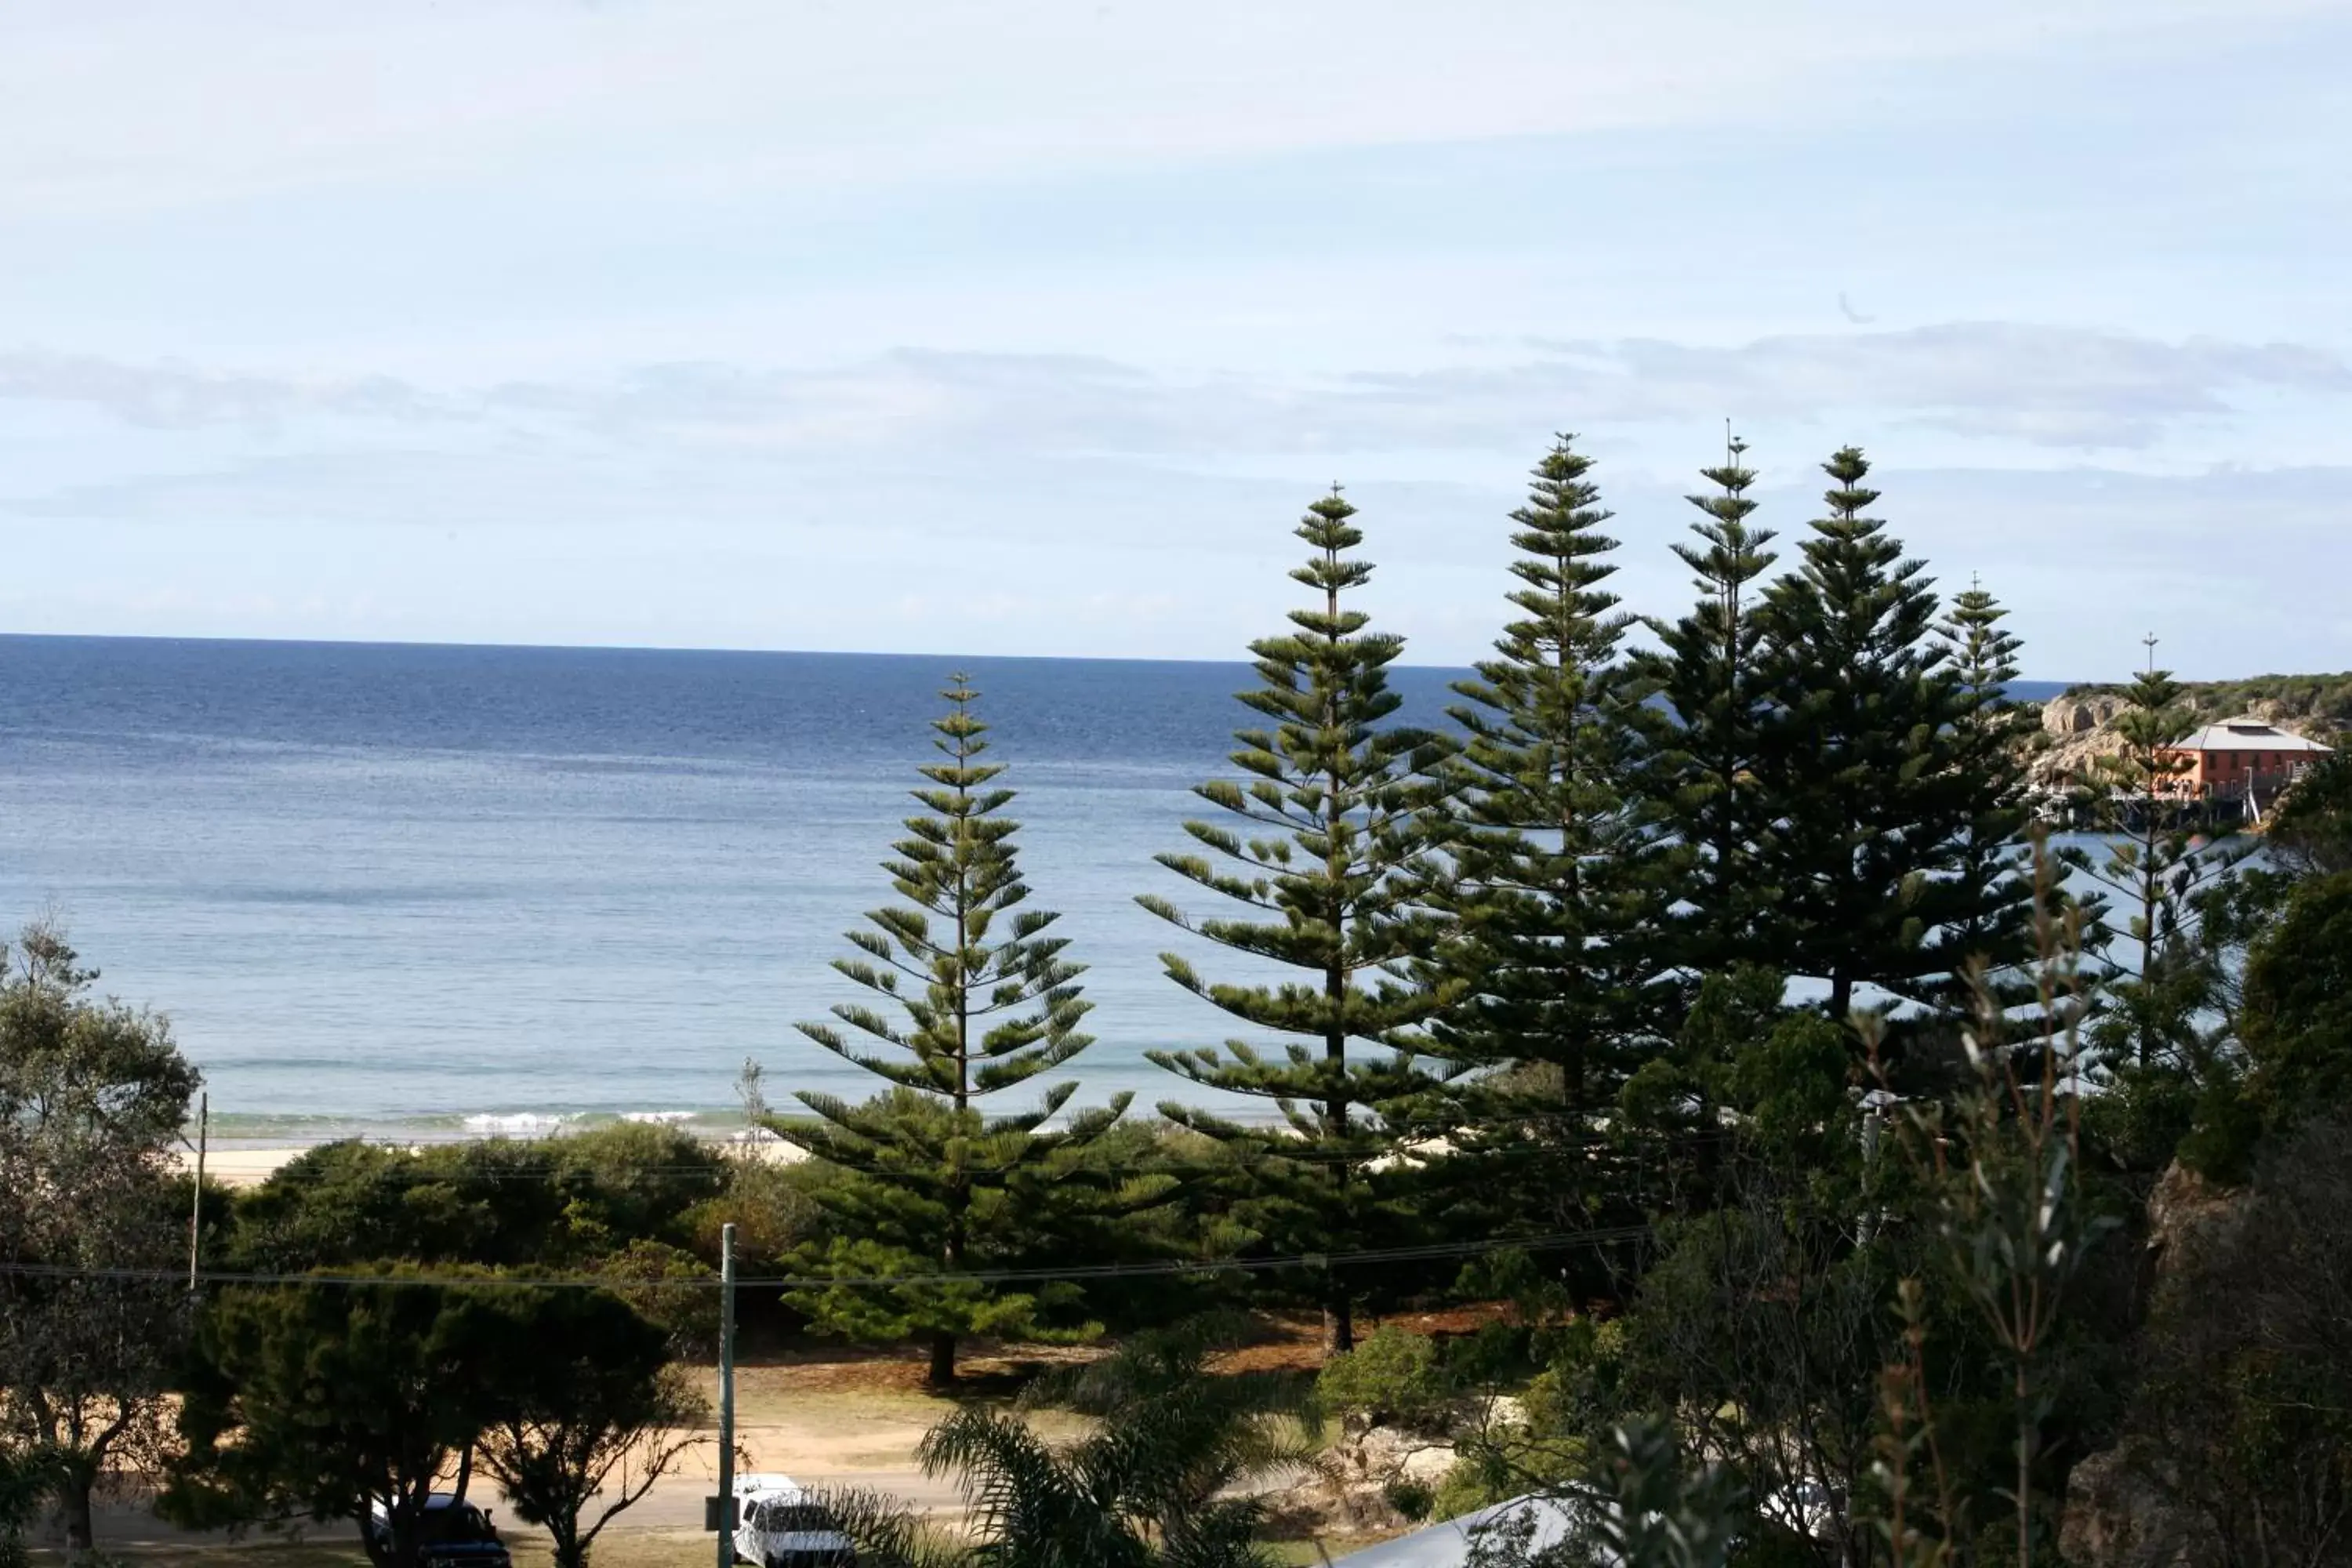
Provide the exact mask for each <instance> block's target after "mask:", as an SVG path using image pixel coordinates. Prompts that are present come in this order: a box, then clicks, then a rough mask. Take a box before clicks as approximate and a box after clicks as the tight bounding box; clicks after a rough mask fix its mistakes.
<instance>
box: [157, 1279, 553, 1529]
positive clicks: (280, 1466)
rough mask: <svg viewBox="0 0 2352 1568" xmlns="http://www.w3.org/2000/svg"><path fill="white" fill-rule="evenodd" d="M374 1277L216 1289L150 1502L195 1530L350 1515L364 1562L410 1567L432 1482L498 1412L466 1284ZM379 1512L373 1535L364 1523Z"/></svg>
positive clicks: (495, 1379)
mask: <svg viewBox="0 0 2352 1568" xmlns="http://www.w3.org/2000/svg"><path fill="white" fill-rule="evenodd" d="M407 1272H409V1270H407V1269H405V1268H390V1269H385V1270H383V1279H382V1282H380V1283H366V1284H341V1283H338V1284H317V1285H299V1286H289V1287H279V1288H272V1289H256V1288H249V1287H238V1288H232V1289H226V1290H225V1291H223V1292H222V1293H221V1294H220V1295H219V1296H218V1297H217V1298H215V1300H213V1301H212V1303H211V1304H210V1307H209V1308H208V1310H207V1311H206V1313H205V1321H204V1324H203V1327H202V1331H201V1332H200V1335H199V1344H198V1349H199V1359H198V1362H197V1366H196V1370H195V1372H194V1375H193V1376H192V1378H191V1379H190V1385H189V1387H188V1390H187V1393H186V1395H185V1398H184V1403H183V1404H182V1405H181V1410H180V1430H181V1433H182V1436H184V1438H185V1440H186V1444H187V1448H186V1452H185V1454H184V1456H182V1458H180V1460H179V1461H178V1463H177V1465H176V1466H175V1473H174V1475H173V1481H172V1484H171V1486H170V1487H169V1488H168V1489H166V1490H165V1492H164V1494H163V1510H164V1512H165V1513H166V1515H167V1516H168V1517H171V1518H173V1519H175V1520H178V1521H181V1522H184V1523H188V1524H192V1525H197V1526H220V1525H236V1524H264V1525H277V1524H283V1523H287V1522H290V1521H294V1520H296V1519H300V1518H308V1519H310V1520H312V1521H316V1522H319V1523H324V1522H326V1521H330V1520H336V1519H341V1520H349V1521H352V1522H353V1523H354V1524H355V1525H356V1526H357V1528H358V1530H359V1533H360V1539H361V1541H362V1544H363V1545H364V1547H365V1549H366V1552H367V1554H368V1561H369V1562H371V1563H374V1564H376V1568H418V1565H419V1564H420V1563H422V1562H423V1555H422V1552H421V1545H422V1542H421V1537H420V1533H419V1531H420V1527H421V1525H422V1522H423V1519H424V1513H425V1503H426V1501H427V1500H429V1499H430V1498H431V1496H432V1494H433V1485H434V1482H435V1480H436V1479H437V1478H438V1477H440V1476H441V1475H442V1474H443V1473H445V1472H446V1470H447V1469H448V1468H449V1467H450V1465H451V1464H452V1463H454V1462H455V1461H457V1458H459V1456H460V1455H462V1454H464V1453H466V1452H467V1451H468V1450H469V1449H470V1448H471V1447H472V1446H473V1444H474V1442H475V1440H476V1438H477V1437H478V1436H480V1434H481V1432H482V1431H483V1429H484V1428H485V1426H488V1423H489V1421H490V1420H491V1419H492V1417H493V1416H494V1415H496V1414H497V1413H498V1410H499V1405H500V1403H501V1399H502V1394H501V1392H500V1389H499V1377H500V1375H501V1374H502V1373H504V1374H511V1373H513V1372H514V1371H515V1370H516V1369H514V1368H511V1367H500V1366H496V1365H493V1364H490V1363H488V1361H487V1359H486V1356H485V1351H486V1349H487V1347H488V1344H489V1343H490V1340H489V1339H488V1337H487V1336H485V1335H484V1334H483V1333H482V1332H481V1330H480V1324H479V1321H478V1313H479V1311H480V1310H481V1309H480V1305H479V1302H478V1298H477V1297H476V1296H475V1295H474V1290H475V1289H478V1288H474V1287H448V1286H443V1285H437V1284H429V1283H426V1282H425V1281H423V1280H420V1279H403V1278H401V1276H402V1275H403V1274H404V1273H407ZM376 1505H381V1506H382V1507H383V1510H384V1511H385V1521H384V1522H385V1528H384V1529H383V1530H382V1531H378V1530H376V1529H374V1528H373V1527H372V1522H371V1520H370V1517H369V1516H370V1510H371V1508H372V1507H373V1506H376Z"/></svg>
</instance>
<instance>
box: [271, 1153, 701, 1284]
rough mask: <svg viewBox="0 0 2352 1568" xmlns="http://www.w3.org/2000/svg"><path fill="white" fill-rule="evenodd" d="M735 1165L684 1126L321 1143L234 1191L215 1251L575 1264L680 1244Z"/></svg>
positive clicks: (293, 1268)
mask: <svg viewBox="0 0 2352 1568" xmlns="http://www.w3.org/2000/svg"><path fill="white" fill-rule="evenodd" d="M731 1179H732V1173H731V1171H730V1167H729V1165H728V1163H727V1162H725V1161H724V1160H722V1159H720V1158H719V1156H718V1155H717V1154H716V1153H715V1152H713V1151H711V1150H710V1149H709V1147H707V1146H706V1145H704V1144H703V1143H702V1142H700V1141H699V1140H698V1139H696V1138H695V1137H693V1136H692V1135H691V1134H689V1133H688V1132H685V1131H681V1130H679V1129H677V1128H673V1127H662V1126H651V1125H639V1124H636V1123H631V1122H624V1123H617V1124H615V1125H613V1126H610V1127H603V1128H595V1129H592V1130H589V1131H581V1132H575V1133H569V1134H565V1135H563V1136H561V1137H555V1138H547V1139H539V1140H513V1139H503V1138H493V1139H481V1140H473V1141H468V1142H463V1143H455V1144H446V1145H441V1146H438V1147H431V1148H425V1149H422V1150H407V1149H400V1148H394V1147H387V1146H385V1145H382V1144H373V1143H366V1142H360V1141H357V1140H352V1141H347V1142H338V1143H325V1144H320V1146H318V1147H317V1148H314V1149H310V1150H307V1151H305V1152H303V1153H302V1154H300V1155H299V1156H298V1157H297V1158H295V1159H293V1160H291V1161H289V1162H288V1163H286V1164H285V1165H283V1166H281V1167H280V1168H279V1169H278V1170H277V1171H276V1172H274V1173H272V1174H271V1175H270V1178H269V1179H268V1181H267V1182H264V1183H263V1184H260V1185H259V1186H257V1187H255V1188H252V1189H250V1190H249V1191H247V1192H245V1193H242V1194H239V1195H238V1197H237V1199H236V1225H235V1227H234V1230H233V1233H232V1235H231V1237H230V1238H229V1241H228V1257H227V1258H226V1262H228V1263H229V1264H231V1265H232V1266H234V1267H236V1268H251V1269H258V1270H264V1271H268V1272H299V1271H301V1270H304V1269H310V1268H332V1267H337V1266H341V1265H343V1264H348V1263H362V1262H369V1261H373V1260H377V1259H388V1258H405V1259H409V1260H412V1261H416V1262H436V1261H442V1262H450V1263H464V1264H471V1265H478V1266H481V1267H487V1268H530V1267H541V1268H579V1267H584V1266H586V1265H588V1264H590V1263H593V1262H594V1261H595V1260H597V1259H599V1258H603V1257H604V1256H605V1255H606V1254H608V1253H611V1252H614V1251H625V1250H626V1249H627V1248H628V1247H631V1246H632V1245H634V1244H635V1243H637V1242H640V1241H645V1242H656V1243H660V1244H663V1245H667V1246H684V1245H688V1244H689V1243H691V1242H692V1241H693V1240H694V1239H695V1231H694V1227H693V1223H692V1219H691V1216H692V1215H694V1214H695V1213H696V1212H697V1210H698V1208H699V1207H700V1206H701V1205H709V1204H711V1203H715V1202H716V1201H718V1200H719V1197H720V1195H721V1194H724V1193H725V1192H726V1191H727V1190H728V1188H729V1184H730V1180H731Z"/></svg>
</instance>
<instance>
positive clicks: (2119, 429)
mask: <svg viewBox="0 0 2352 1568" xmlns="http://www.w3.org/2000/svg"><path fill="white" fill-rule="evenodd" d="M1530 346H1531V347H1533V348H1534V349H1535V350H1536V351H1537V352H1536V353H1535V355H1534V356H1533V357H1531V358H1528V359H1527V360H1524V361H1522V362H1520V363H1517V364H1514V365H1509V366H1506V367H1502V368H1498V369H1471V370H1455V371H1435V372H1426V373H1421V374H1407V375H1382V374H1366V375H1360V376H1358V377H1356V378H1355V379H1356V381H1357V382H1358V384H1360V385H1363V386H1366V387H1370V388H1373V389H1377V390H1378V391H1379V392H1382V393H1387V394H1390V395H1394V396H1396V397H1397V398H1399V399H1400V400H1402V401H1404V402H1406V403H1410V404H1417V405H1439V406H1451V407H1454V408H1457V409H1462V408H1467V407H1469V406H1472V405H1495V404H1501V405H1541V406H1551V407H1566V408H1570V409H1574V410H1577V411H1578V415H1577V416H1578V417H1579V418H1580V419H1581V418H1589V419H1591V420H1596V421H1612V422H1619V423H1640V422H1644V421H1650V420H1665V419H1686V418H1690V417H1694V416H1705V415H1709V414H1716V415H1720V414H1726V413H1729V414H1733V415H1735V416H1738V417H1739V418H1742V419H1769V420H1789V419H1816V418H1820V417H1822V416H1827V415H1832V414H1838V413H1845V412H1849V411H1854V410H1864V411H1868V412H1870V413H1871V414H1872V415H1874V416H1878V417H1885V416H1894V417H1896V418H1899V419H1901V420H1903V421H1904V422H1906V423H1909V424H1912V425H1916V426H1925V427H1928V428H1933V429H1938V430H1943V431H1947V432H1949V433H1952V434H1955V435H1960V436H1978V437H2006V438H2011V439H2019V440H2024V441H2029V442H2032V443H2035V444H2037V445H2042V446H2051V447H2084V448H2099V447H2147V446H2148V445H2151V444H2152V443H2154V442H2155V441H2157V440H2158V439H2160V438H2161V437H2162V436H2163V435H2164V433H2165V431H2166V429H2167V427H2168V426H2169V425H2171V424H2172V423H2174V422H2177V421H2181V420H2189V419H2199V420H2213V419H2226V418H2228V417H2229V416H2231V415H2232V414H2233V413H2235V412H2236V405H2234V404H2233V403H2232V402H2231V397H2232V395H2241V394H2244V393H2248V392H2290V393H2316V394H2321V395H2343V394H2345V393H2347V392H2352V367H2348V366H2347V364H2346V363H2345V362H2344V361H2343V360H2342V359H2340V358H2338V357H2336V355H2334V354H2331V353H2327V352H2326V351H2325V350H2321V349H2316V348H2310V347H2305V346H2303V345H2300V344H2294V343H2240V342H2225V341H2222V340H2220V339H2215V338H2190V339H2189V340H2187V341H2185V342H2162V341H2160V340H2158V339H2153V338H2145V337H2136V336H2132V335H2129V334H2126V333H2120V332H2103V331H2093V330H2088V329H2084V328H2074V327H2055V326H2036V325H2031V324H2025V323H2020V322H2011V321H1954V322H1948V323H1944V324H1941V325H1937V326H1927V327H1916V328H1913V329H1910V330H1908V331H1884V332H1848V333H1822V334H1813V335H1797V336H1781V337H1769V338H1761V339H1759V340H1757V341H1755V342H1749V343H1745V344H1739V345H1735V346H1727V347H1707V346H1698V345H1690V344H1683V343H1672V342H1657V341H1654V340H1647V339H1631V340H1621V341H1616V342H1605V341H1577V342H1557V341H1548V340H1537V341H1536V342H1533V343H1532V344H1531V345H1530ZM1586 410H1590V413H1589V414H1588V413H1586V412H1584V411H1586Z"/></svg>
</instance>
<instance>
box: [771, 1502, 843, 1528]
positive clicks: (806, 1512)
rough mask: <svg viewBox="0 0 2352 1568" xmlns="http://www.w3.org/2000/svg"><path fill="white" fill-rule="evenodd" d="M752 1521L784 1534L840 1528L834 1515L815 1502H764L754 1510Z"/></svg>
mask: <svg viewBox="0 0 2352 1568" xmlns="http://www.w3.org/2000/svg"><path fill="white" fill-rule="evenodd" d="M751 1522H752V1523H753V1524H755V1525H757V1526H758V1527H759V1528H760V1529H761V1530H769V1531H775V1532H777V1533H778V1534H782V1535H813V1534H817V1533H821V1532H823V1531H831V1530H835V1529H838V1528H839V1527H838V1526H837V1525H835V1523H834V1522H833V1515H831V1514H829V1513H827V1512H825V1511H824V1509H822V1508H820V1507H818V1506H817V1505H816V1504H815V1503H813V1502H763V1503H761V1505H760V1506H759V1507H758V1508H756V1509H754V1510H752V1513H751Z"/></svg>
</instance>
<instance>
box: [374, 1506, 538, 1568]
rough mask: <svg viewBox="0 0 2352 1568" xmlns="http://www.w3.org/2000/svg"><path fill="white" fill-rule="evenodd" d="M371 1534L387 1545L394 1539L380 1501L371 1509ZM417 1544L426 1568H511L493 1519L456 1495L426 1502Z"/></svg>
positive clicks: (390, 1524)
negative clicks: (493, 1524) (458, 1498)
mask: <svg viewBox="0 0 2352 1568" xmlns="http://www.w3.org/2000/svg"><path fill="white" fill-rule="evenodd" d="M368 1532H369V1533H370V1534H372V1535H373V1536H374V1537H375V1538H376V1539H377V1540H378V1541H380V1542H386V1543H389V1542H390V1541H391V1539H392V1519H391V1516H390V1515H389V1514H388V1513H387V1512H386V1511H385V1509H384V1506H383V1503H382V1502H380V1501H379V1502H376V1503H374V1504H372V1505H371V1506H370V1507H369V1509H368ZM417 1541H418V1545H419V1547H420V1549H421V1554H422V1556H423V1557H424V1559H425V1564H426V1568H509V1563H510V1560H509V1557H508V1556H507V1548H506V1542H503V1541H500V1540H499V1532H498V1531H497V1530H496V1529H494V1528H493V1527H492V1526H491V1524H490V1516H489V1515H488V1514H487V1513H485V1512H484V1511H482V1510H480V1509H478V1508H476V1507H475V1506H474V1505H473V1504H472V1503H469V1502H460V1501H458V1500H457V1494H456V1493H454V1492H435V1493H434V1494H433V1495H432V1496H431V1497H429V1498H427V1499H425V1517H424V1518H423V1519H422V1520H421V1521H419V1527H418V1530H417Z"/></svg>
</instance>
